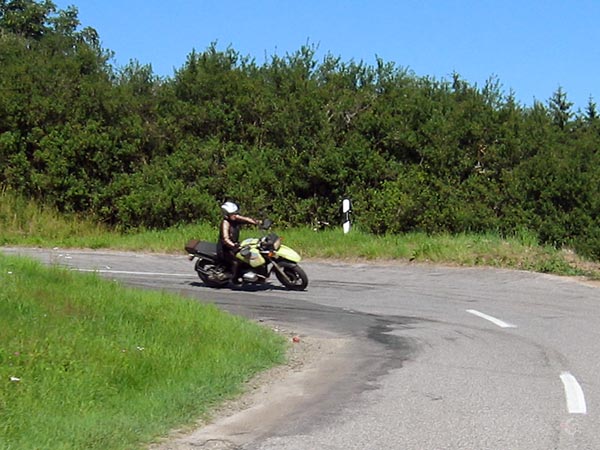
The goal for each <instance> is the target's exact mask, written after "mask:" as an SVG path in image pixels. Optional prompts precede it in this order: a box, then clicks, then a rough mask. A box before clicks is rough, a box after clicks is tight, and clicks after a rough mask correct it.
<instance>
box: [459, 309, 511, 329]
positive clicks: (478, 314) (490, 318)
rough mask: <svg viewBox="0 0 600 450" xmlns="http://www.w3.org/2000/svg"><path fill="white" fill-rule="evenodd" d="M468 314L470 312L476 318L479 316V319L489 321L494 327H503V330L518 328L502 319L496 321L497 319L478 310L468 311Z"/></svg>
mask: <svg viewBox="0 0 600 450" xmlns="http://www.w3.org/2000/svg"><path fill="white" fill-rule="evenodd" d="M467 312H468V313H469V314H473V315H475V316H477V317H481V318H482V319H485V320H489V321H490V322H492V323H493V324H494V325H498V326H499V327H501V328H517V326H516V325H513V324H511V323H507V322H504V321H502V320H500V319H496V318H495V317H492V316H488V315H487V314H484V313H482V312H479V311H477V310H475V309H467Z"/></svg>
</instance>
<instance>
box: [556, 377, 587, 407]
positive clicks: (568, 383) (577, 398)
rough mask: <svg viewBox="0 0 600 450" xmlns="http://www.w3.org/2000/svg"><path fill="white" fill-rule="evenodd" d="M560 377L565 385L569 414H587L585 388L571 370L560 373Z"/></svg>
mask: <svg viewBox="0 0 600 450" xmlns="http://www.w3.org/2000/svg"><path fill="white" fill-rule="evenodd" d="M560 379H561V380H562V382H563V385H564V386H565V396H566V397H567V409H568V410H569V414H587V406H586V404H585V397H584V395H583V389H581V386H580V385H579V383H578V382H577V380H576V379H575V377H574V376H573V375H571V374H570V373H569V372H563V373H561V374H560Z"/></svg>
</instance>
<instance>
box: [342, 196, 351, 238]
mask: <svg viewBox="0 0 600 450" xmlns="http://www.w3.org/2000/svg"><path fill="white" fill-rule="evenodd" d="M351 212H352V203H351V202H350V200H349V199H347V198H345V199H344V200H343V201H342V221H343V223H342V227H343V229H344V234H347V233H348V232H349V231H350V213H351Z"/></svg>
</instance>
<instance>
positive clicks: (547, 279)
mask: <svg viewBox="0 0 600 450" xmlns="http://www.w3.org/2000/svg"><path fill="white" fill-rule="evenodd" d="M0 250H1V251H3V252H5V253H8V254H14V253H20V254H27V255H30V256H33V257H36V258H39V259H41V260H43V261H44V262H47V263H52V264H60V265H65V266H67V267H71V268H74V269H78V270H95V271H98V272H100V273H102V274H103V275H104V276H107V277H111V278H115V279H120V280H122V281H123V282H124V283H127V284H130V285H133V286H137V287H141V288H147V289H167V290H173V291H176V292H179V293H181V294H183V295H185V296H189V297H193V298H197V299H198V300H199V301H208V302H214V303H216V304H217V305H219V307H221V308H223V309H225V310H227V311H229V312H232V313H234V314H240V315H244V316H246V317H249V318H252V319H255V320H259V321H261V322H264V323H267V324H273V325H274V326H279V327H283V328H285V329H288V330H294V331H295V332H297V333H298V334H299V335H300V336H301V338H306V339H307V340H308V339H311V338H315V339H321V340H331V341H332V342H336V343H337V344H339V345H338V347H336V348H337V349H338V350H339V351H334V352H331V351H330V352H329V353H328V354H327V355H326V357H324V358H322V360H321V362H320V363H319V367H311V368H310V370H308V371H307V372H309V373H307V374H305V375H306V376H305V378H304V381H303V383H304V384H303V385H302V386H303V391H302V392H295V394H294V395H291V394H290V393H289V392H288V393H287V394H286V393H282V394H281V395H280V398H279V399H278V403H273V404H272V407H269V408H263V409H262V410H260V409H259V408H256V409H255V410H252V411H249V412H247V415H246V416H244V417H243V418H242V419H243V420H246V421H249V423H250V424H251V425H248V423H247V424H246V426H245V428H244V426H243V425H239V424H238V425H235V424H233V423H232V422H231V423H229V429H228V431H227V432H228V433H229V436H227V439H225V437H223V440H222V444H223V446H222V447H216V446H215V447H210V446H209V443H208V441H207V442H206V445H204V446H201V445H200V444H197V443H196V444H197V445H196V446H195V447H193V446H192V444H190V445H189V447H185V448H243V449H252V450H258V449H262V450H266V449H278V450H282V449H290V450H291V449H294V450H302V449H307V450H308V449H311V450H314V449H363V450H364V449H373V450H380V449H419V450H422V449H527V450H533V449H543V450H548V449H599V448H600V422H599V414H598V411H599V409H600V394H599V392H600V384H599V382H598V381H599V376H598V373H599V358H598V357H599V355H600V339H598V337H599V336H600V331H599V327H598V321H599V318H600V290H599V289H598V288H596V287H593V286H590V285H587V284H583V283H581V282H579V281H576V280H572V279H566V278H560V277H554V276H549V275H542V274H533V273H527V272H519V271H507V270H492V269H469V268H446V267H433V266H424V265H412V264H405V265H403V264H395V265H369V264H327V263H321V262H310V261H308V262H304V263H303V267H304V268H305V270H306V272H307V274H308V276H309V279H310V283H309V287H308V290H307V291H305V292H288V291H286V290H283V289H282V288H281V287H280V286H279V284H278V282H277V281H276V280H275V279H273V280H272V284H271V285H268V286H265V287H260V288H236V289H219V290H214V289H208V288H206V287H204V286H203V285H202V283H201V282H200V280H199V279H198V278H197V277H196V275H195V273H194V271H193V266H192V263H190V262H189V261H187V259H186V257H185V255H181V256H173V255H146V254H139V253H122V252H99V251H98V252H95V251H94V252H92V251H74V250H61V249H53V250H41V249H11V248H6V247H3V248H0ZM286 395H290V397H289V398H287V397H286ZM265 409H266V410H268V412H269V413H270V414H268V413H267V412H265ZM252 417H254V419H252ZM236 427H241V428H236ZM221 430H223V429H221ZM236 430H237V431H236ZM213 431H214V430H213ZM212 438H213V441H214V442H216V441H217V440H218V436H217V435H213V436H212ZM213 441H211V442H213ZM214 442H213V443H214ZM211 445H212V444H211ZM215 445H216V444H215ZM181 448H184V447H181Z"/></svg>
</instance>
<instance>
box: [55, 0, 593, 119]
mask: <svg viewBox="0 0 600 450" xmlns="http://www.w3.org/2000/svg"><path fill="white" fill-rule="evenodd" d="M55 4H56V5H57V6H58V7H59V8H61V9H63V8H65V7H67V6H68V5H74V6H76V7H77V8H78V10H79V18H80V20H81V22H82V25H84V26H91V27H93V28H95V29H96V30H97V31H98V32H99V34H100V38H101V40H102V46H103V47H104V48H107V49H110V50H112V51H114V52H115V60H114V63H115V64H117V65H123V64H126V63H127V62H129V61H130V60H132V59H136V60H138V61H139V62H140V63H142V64H151V65H152V68H153V70H154V73H155V74H157V75H160V76H172V75H173V73H174V70H175V69H179V68H181V67H182V66H183V64H184V63H185V60H186V57H187V56H188V55H189V53H190V52H191V51H192V49H196V50H197V51H203V50H205V49H206V48H207V47H208V46H209V45H210V43H211V42H213V41H216V42H217V47H218V48H219V49H222V50H224V49H226V48H227V47H228V46H231V47H232V48H233V49H234V50H236V51H238V52H239V53H241V54H242V55H250V56H252V57H254V58H255V59H256V62H257V63H258V64H262V63H264V62H265V61H268V57H269V56H272V55H274V54H277V55H279V56H284V55H285V54H286V53H293V52H295V51H296V50H298V49H299V48H300V47H301V46H302V45H304V44H307V43H309V44H311V45H315V46H317V48H318V52H317V58H318V59H319V60H320V59H321V58H322V57H323V56H324V55H325V54H327V53H330V54H332V55H334V56H339V57H341V58H342V60H343V61H350V60H354V61H363V62H365V63H367V64H369V65H373V64H374V63H375V60H376V57H380V58H382V59H383V60H384V61H386V62H393V63H395V64H396V65H397V66H399V67H404V68H407V69H410V70H411V71H413V72H414V74H415V75H417V76H430V77H434V78H437V79H449V78H451V74H452V73H453V72H457V73H458V74H460V75H461V77H462V78H463V79H465V80H466V81H468V82H469V83H471V84H477V85H478V86H482V85H483V84H484V83H485V81H486V80H487V79H488V78H490V77H491V76H495V77H497V78H498V79H499V81H500V82H501V84H502V88H503V90H504V91H505V92H506V93H508V92H509V91H510V90H511V89H512V90H513V91H514V93H515V95H516V98H517V100H518V101H519V102H521V103H522V104H524V105H527V106H530V105H531V104H532V103H533V101H534V99H535V100H539V101H541V102H543V103H546V102H547V100H548V99H549V98H550V96H551V95H552V93H553V92H555V91H556V89H557V88H558V87H559V86H561V87H562V88H563V90H564V91H565V92H566V93H567V96H568V100H570V101H571V102H573V103H574V107H573V109H574V110H575V111H576V110H577V109H579V108H580V109H585V107H586V105H587V103H588V100H589V98H590V96H592V97H593V98H594V101H595V102H596V103H598V105H600V76H599V73H598V72H599V68H600V0H571V1H569V0H564V1H559V0H545V1H540V0H532V1H530V0H503V1H501V0H497V1H492V0H480V1H475V0H473V1H468V0H446V1H443V0H429V1H428V0H397V1H391V0H389V1H388V0H368V1H356V0H346V1H342V0H337V1H333V0H320V1H319V0H298V1H286V0H279V1H276V0H247V1H242V0H234V1H228V0H212V1H206V0H195V1H193V0H170V1H158V0H118V1H116V0H104V1H98V0H72V1H68V0H67V1H63V0H60V1H56V0H55ZM599 107H600V106H599Z"/></svg>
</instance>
